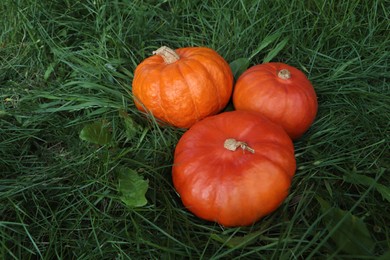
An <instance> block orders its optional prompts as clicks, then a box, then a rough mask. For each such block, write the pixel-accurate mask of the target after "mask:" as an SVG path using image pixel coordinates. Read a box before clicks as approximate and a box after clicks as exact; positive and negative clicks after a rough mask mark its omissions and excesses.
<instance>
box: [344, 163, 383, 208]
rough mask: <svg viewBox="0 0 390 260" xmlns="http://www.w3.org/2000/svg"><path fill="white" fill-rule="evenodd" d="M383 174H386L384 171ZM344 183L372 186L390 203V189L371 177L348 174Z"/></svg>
mask: <svg viewBox="0 0 390 260" xmlns="http://www.w3.org/2000/svg"><path fill="white" fill-rule="evenodd" d="M383 172H384V170H383ZM383 172H382V173H383ZM379 177H380V176H379ZM344 181H346V182H349V183H352V184H359V185H364V186H372V187H374V188H375V189H376V190H377V191H378V192H379V193H380V194H381V195H382V198H383V199H384V200H387V201H388V202H390V188H388V187H387V186H385V185H382V184H380V183H378V182H377V180H375V179H373V178H371V177H368V176H365V175H361V174H356V173H350V174H347V175H345V176H344Z"/></svg>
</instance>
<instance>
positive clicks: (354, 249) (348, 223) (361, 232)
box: [317, 197, 375, 255]
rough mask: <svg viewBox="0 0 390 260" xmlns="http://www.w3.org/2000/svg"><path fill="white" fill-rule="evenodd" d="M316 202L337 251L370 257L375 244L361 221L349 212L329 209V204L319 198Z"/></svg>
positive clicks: (334, 208) (333, 208)
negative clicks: (318, 204)
mask: <svg viewBox="0 0 390 260" xmlns="http://www.w3.org/2000/svg"><path fill="white" fill-rule="evenodd" d="M317 200H318V202H319V203H320V205H321V211H322V213H323V214H324V217H323V221H324V223H325V225H326V228H327V230H328V231H329V235H330V238H331V239H332V240H333V242H334V243H335V244H336V246H337V247H338V249H339V250H342V251H344V252H345V253H348V254H351V255H372V253H373V250H374V247H375V242H374V241H373V240H372V237H371V235H370V232H369V231H368V228H367V226H366V224H365V223H364V222H363V220H362V219H360V218H358V217H356V216H354V215H352V214H351V212H349V211H344V210H341V209H339V208H336V207H331V206H330V204H329V202H327V201H325V200H324V199H322V198H320V197H317Z"/></svg>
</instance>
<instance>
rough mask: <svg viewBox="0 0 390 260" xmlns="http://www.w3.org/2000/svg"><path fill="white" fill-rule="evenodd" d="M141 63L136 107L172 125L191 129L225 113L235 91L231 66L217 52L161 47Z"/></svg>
mask: <svg viewBox="0 0 390 260" xmlns="http://www.w3.org/2000/svg"><path fill="white" fill-rule="evenodd" d="M154 54H156V55H154V56H151V57H148V58H146V59H145V60H144V61H143V62H142V63H140V64H139V65H138V66H137V68H136V70H135V72H134V79H133V86H132V92H133V97H134V101H135V105H136V107H137V108H138V109H139V110H141V111H149V112H151V113H152V114H153V116H154V117H156V118H158V119H160V120H161V121H163V122H166V123H168V124H170V125H173V126H176V127H181V128H189V127H190V126H191V125H193V124H194V123H195V122H197V121H199V120H200V119H202V118H204V117H206V116H210V115H214V114H216V113H218V112H219V111H221V110H222V109H223V108H224V107H225V106H226V104H227V103H228V101H229V99H230V97H231V94H232V91H233V74H232V71H231V69H230V67H229V64H228V63H227V62H226V61H225V60H224V59H223V58H222V57H221V56H220V55H219V54H218V53H217V52H216V51H214V50H212V49H210V48H206V47H187V48H179V49H176V50H172V49H170V48H168V47H165V46H163V47H161V48H160V49H158V50H157V51H155V52H154Z"/></svg>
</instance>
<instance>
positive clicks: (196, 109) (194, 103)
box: [177, 61, 201, 120]
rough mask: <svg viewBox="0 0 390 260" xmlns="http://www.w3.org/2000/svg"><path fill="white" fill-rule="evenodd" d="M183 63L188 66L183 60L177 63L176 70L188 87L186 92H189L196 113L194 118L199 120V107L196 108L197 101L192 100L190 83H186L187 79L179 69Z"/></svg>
mask: <svg viewBox="0 0 390 260" xmlns="http://www.w3.org/2000/svg"><path fill="white" fill-rule="evenodd" d="M184 65H186V66H187V67H188V65H187V64H186V63H185V62H184V61H182V62H181V63H180V64H178V66H177V70H178V72H179V73H180V77H181V78H182V79H183V83H184V84H185V85H186V87H187V89H188V92H189V93H190V98H191V102H192V104H193V106H194V110H195V113H196V119H197V120H199V118H200V117H201V115H200V112H199V109H198V105H197V103H196V102H195V100H194V95H193V92H192V89H191V87H190V85H189V84H188V81H187V79H186V77H184V74H183V72H182V70H181V66H184Z"/></svg>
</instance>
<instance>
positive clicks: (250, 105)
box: [233, 62, 318, 140]
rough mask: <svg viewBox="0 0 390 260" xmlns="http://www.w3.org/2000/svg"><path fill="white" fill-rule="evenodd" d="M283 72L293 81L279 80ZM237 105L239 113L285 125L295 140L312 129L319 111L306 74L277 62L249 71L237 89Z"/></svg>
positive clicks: (240, 79)
mask: <svg viewBox="0 0 390 260" xmlns="http://www.w3.org/2000/svg"><path fill="white" fill-rule="evenodd" d="M283 69H287V70H288V71H289V72H290V74H291V78H290V79H281V78H279V77H278V73H279V71H281V70H283ZM233 104H234V107H235V109H237V110H247V111H255V112H260V113H261V114H263V115H265V116H267V117H268V118H269V119H271V120H272V121H274V122H275V123H278V124H280V125H282V127H283V128H284V129H285V130H286V132H287V133H288V134H289V135H290V137H291V138H292V139H293V140H296V139H298V138H300V137H301V136H302V135H303V134H304V133H305V132H306V131H307V130H308V129H309V127H310V126H311V124H312V123H313V121H314V119H315V117H316V114H317V110H318V103H317V95H316V93H315V90H314V88H313V86H312V84H311V83H310V81H309V80H308V78H307V77H306V76H305V74H304V73H303V72H301V71H300V70H298V69H296V68H294V67H292V66H289V65H287V64H284V63H277V62H270V63H264V64H259V65H255V66H253V67H251V68H249V69H248V70H246V71H245V72H244V73H243V74H242V75H241V76H240V77H239V78H238V80H237V82H236V85H235V87H234V92H233Z"/></svg>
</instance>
